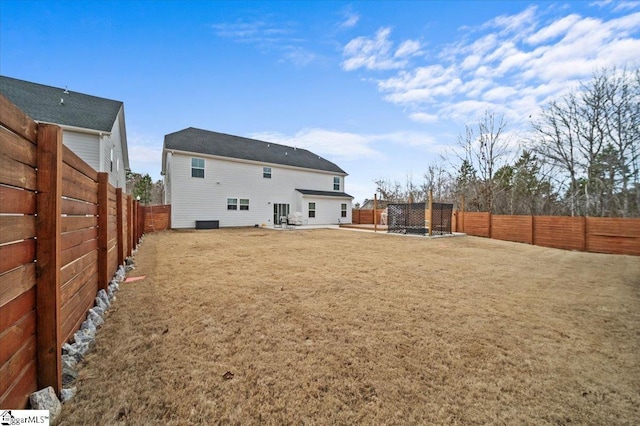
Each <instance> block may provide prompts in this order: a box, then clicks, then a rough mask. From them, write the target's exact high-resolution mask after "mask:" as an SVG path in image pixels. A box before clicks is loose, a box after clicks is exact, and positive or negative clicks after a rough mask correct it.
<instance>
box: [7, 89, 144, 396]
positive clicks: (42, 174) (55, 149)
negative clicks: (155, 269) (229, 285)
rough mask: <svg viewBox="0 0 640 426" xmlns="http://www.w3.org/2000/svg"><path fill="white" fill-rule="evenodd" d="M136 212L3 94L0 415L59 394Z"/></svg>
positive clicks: (130, 237) (125, 248) (130, 245)
mask: <svg viewBox="0 0 640 426" xmlns="http://www.w3.org/2000/svg"><path fill="white" fill-rule="evenodd" d="M139 212H142V210H141V209H140V210H139V209H138V206H137V203H136V202H134V201H133V199H132V198H131V196H129V195H125V194H123V192H122V189H120V188H114V187H113V186H111V185H110V184H109V183H108V174H107V173H98V172H96V171H95V170H93V169H92V168H91V167H90V166H89V165H87V164H86V163H85V162H84V161H82V160H81V159H80V158H79V157H78V156H77V155H76V154H74V153H73V152H72V151H71V150H69V149H68V148H67V147H65V146H64V145H63V144H62V130H61V129H60V127H58V126H55V125H50V124H37V123H36V122H34V121H33V120H31V119H30V118H29V117H27V116H26V115H25V114H24V113H23V112H22V111H20V110H19V109H18V108H17V107H16V106H15V105H13V104H12V103H10V102H9V101H8V100H7V99H6V98H5V97H3V96H1V95H0V408H24V407H26V405H27V403H28V397H29V394H30V393H31V392H33V391H35V390H37V389H40V388H44V387H47V386H53V388H54V389H56V391H58V392H59V391H60V390H61V387H62V350H61V348H62V344H63V343H64V342H66V341H67V340H69V339H70V337H71V336H72V335H73V333H74V332H75V330H77V329H78V327H79V326H80V324H81V323H82V321H83V320H84V318H85V316H86V313H87V311H88V310H89V309H90V308H91V307H92V306H93V301H94V298H95V295H96V293H97V291H98V290H99V289H103V288H104V289H106V287H107V285H108V283H109V280H110V278H111V276H112V275H113V274H114V273H115V271H116V269H117V266H118V265H119V264H122V263H123V262H124V258H125V257H126V256H129V255H131V252H132V250H133V249H134V248H135V245H136V242H137V241H138V240H139V238H140V236H141V235H142V228H141V226H140V224H143V223H144V218H143V217H141V216H140V213H139Z"/></svg>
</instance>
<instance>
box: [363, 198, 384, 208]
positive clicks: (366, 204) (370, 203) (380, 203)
mask: <svg viewBox="0 0 640 426" xmlns="http://www.w3.org/2000/svg"><path fill="white" fill-rule="evenodd" d="M389 203H390V201H387V200H377V201H376V203H375V204H376V208H377V209H386V208H387V206H388V205H389ZM373 204H374V203H373V200H370V199H368V198H365V200H364V202H363V203H362V205H361V206H360V210H373Z"/></svg>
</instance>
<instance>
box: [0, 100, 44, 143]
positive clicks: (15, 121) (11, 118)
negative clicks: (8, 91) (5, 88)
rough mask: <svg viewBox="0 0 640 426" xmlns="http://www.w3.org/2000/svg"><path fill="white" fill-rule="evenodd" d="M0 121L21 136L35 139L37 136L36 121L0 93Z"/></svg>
mask: <svg viewBox="0 0 640 426" xmlns="http://www.w3.org/2000/svg"><path fill="white" fill-rule="evenodd" d="M0 123H2V125H3V126H4V127H6V128H7V129H9V130H11V131H13V132H14V133H16V134H18V135H20V136H22V137H23V138H25V139H28V140H30V141H32V142H35V141H36V138H37V136H38V125H37V124H36V122H35V121H33V120H32V119H31V118H30V117H29V116H27V115H26V114H25V113H24V112H22V111H21V110H20V108H18V107H17V106H15V105H14V104H13V103H12V102H11V101H9V99H7V98H5V97H4V96H3V95H0Z"/></svg>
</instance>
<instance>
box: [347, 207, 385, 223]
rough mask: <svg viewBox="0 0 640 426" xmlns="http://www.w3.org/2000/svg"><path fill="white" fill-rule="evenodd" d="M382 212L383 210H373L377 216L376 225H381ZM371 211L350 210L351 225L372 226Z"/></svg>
mask: <svg viewBox="0 0 640 426" xmlns="http://www.w3.org/2000/svg"><path fill="white" fill-rule="evenodd" d="M383 211H384V209H376V210H375V212H376V213H375V214H376V216H377V223H378V225H379V224H381V223H382V222H381V215H382V212H383ZM373 212H374V210H373V209H370V210H360V209H353V210H351V223H354V224H361V225H363V224H371V225H373Z"/></svg>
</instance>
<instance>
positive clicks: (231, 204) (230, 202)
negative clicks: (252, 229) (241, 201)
mask: <svg viewBox="0 0 640 426" xmlns="http://www.w3.org/2000/svg"><path fill="white" fill-rule="evenodd" d="M227 210H238V199H237V198H227Z"/></svg>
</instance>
